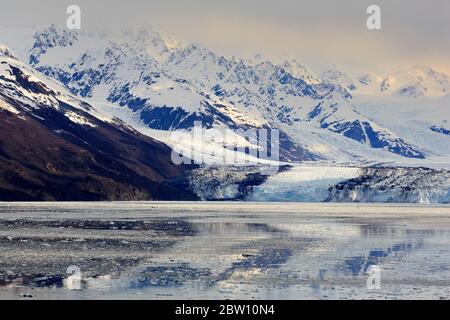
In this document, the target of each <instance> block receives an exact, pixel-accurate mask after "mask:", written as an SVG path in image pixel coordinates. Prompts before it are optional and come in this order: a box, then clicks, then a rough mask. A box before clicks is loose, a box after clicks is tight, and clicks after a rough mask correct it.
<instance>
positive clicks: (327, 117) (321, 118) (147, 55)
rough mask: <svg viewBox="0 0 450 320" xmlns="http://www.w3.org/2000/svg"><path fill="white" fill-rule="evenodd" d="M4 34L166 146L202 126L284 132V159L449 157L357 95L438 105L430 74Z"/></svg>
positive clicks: (170, 43) (441, 87) (440, 87)
mask: <svg viewBox="0 0 450 320" xmlns="http://www.w3.org/2000/svg"><path fill="white" fill-rule="evenodd" d="M14 32H16V33H17V36H16V37H15V38H16V39H27V40H26V41H20V42H19V43H17V42H15V41H14V36H12V35H11V34H14ZM27 32H28V33H27ZM2 34H8V35H7V36H5V38H7V39H12V40H10V42H11V44H12V47H13V48H14V49H15V51H16V52H20V54H21V58H22V59H26V60H27V61H28V62H29V64H30V65H31V66H32V67H34V68H36V70H38V71H40V72H42V73H44V74H45V75H47V76H48V77H51V78H53V79H55V80H57V81H59V82H60V83H62V84H63V85H64V86H66V87H67V88H68V89H69V90H70V92H71V93H72V94H74V95H76V96H78V97H80V98H83V99H86V100H88V101H90V102H91V103H92V104H94V105H95V104H96V103H101V104H110V105H115V106H120V107H127V111H130V112H131V113H132V114H133V115H134V116H137V117H138V118H139V119H140V122H141V123H142V124H144V125H145V126H146V127H148V128H150V129H155V131H154V137H155V138H157V139H160V140H162V141H164V142H166V143H169V144H170V143H171V142H170V141H168V140H167V139H165V137H166V135H164V134H159V133H158V132H162V131H173V130H189V129H191V128H192V127H193V126H194V124H195V122H198V121H200V122H202V124H203V126H204V127H205V128H215V127H228V128H234V129H236V128H241V129H248V128H272V129H275V128H276V129H280V130H281V160H282V161H286V162H297V161H305V160H335V161H336V160H337V161H394V162H395V161H397V162H398V161H400V162H401V161H402V160H401V159H402V158H403V159H404V158H409V159H426V158H430V157H435V156H440V157H443V156H450V153H448V152H447V151H450V150H447V149H444V150H443V149H442V148H435V147H434V146H433V145H420V144H417V143H416V140H415V138H414V134H411V133H412V132H408V133H407V134H406V133H405V132H403V131H402V132H400V131H397V130H395V127H396V122H397V121H403V120H405V121H410V120H411V121H419V122H423V121H424V119H417V118H415V115H414V114H411V115H409V118H408V119H396V118H392V117H390V116H389V114H384V115H383V116H384V117H385V118H386V119H390V121H387V123H386V121H381V122H380V121H378V120H377V119H375V118H376V117H373V116H372V114H371V112H363V109H362V108H360V107H361V104H360V102H361V101H360V100H359V97H360V96H367V97H370V102H371V103H373V100H374V99H375V101H376V100H377V99H379V100H380V105H381V104H384V103H385V100H386V99H391V98H392V99H395V98H399V99H400V98H404V99H411V100H413V101H414V103H417V101H421V99H422V98H423V99H425V98H426V99H428V98H429V99H430V101H427V102H425V104H426V105H433V106H428V107H429V108H434V104H435V102H434V100H436V98H435V97H437V96H444V95H445V94H447V93H448V90H449V87H450V85H449V83H450V81H449V77H448V76H447V75H445V74H443V73H439V72H437V71H435V70H433V69H431V68H428V67H414V68H411V69H408V70H403V71H399V72H396V73H393V75H391V76H388V77H384V78H380V77H375V76H373V75H370V74H363V75H361V76H356V77H353V76H350V75H348V74H346V73H345V72H342V71H339V70H337V69H333V70H328V71H325V72H324V73H323V74H321V76H320V77H317V76H315V75H314V74H313V73H311V72H310V71H308V69H307V68H306V67H304V66H303V65H301V64H300V63H299V62H298V61H297V60H295V59H292V60H288V61H285V62H284V63H281V64H275V63H272V62H270V61H263V62H256V63H255V62H253V63H251V62H249V61H246V60H244V59H239V58H236V57H233V58H228V57H224V56H221V55H219V54H217V53H215V52H214V51H212V50H209V49H208V48H205V47H203V46H201V45H199V44H187V45H181V44H180V43H179V42H177V41H174V40H167V39H166V38H164V37H162V36H161V35H160V34H159V33H158V32H156V31H155V30H154V29H153V28H151V27H148V28H143V29H139V30H137V31H130V32H127V33H124V34H123V35H120V36H108V37H105V36H93V35H85V34H79V33H75V32H69V31H66V30H62V29H59V28H57V27H55V26H53V25H52V26H50V27H48V28H41V29H38V30H28V31H22V32H18V31H8V32H7V31H6V30H3V31H2V29H0V39H1V37H2ZM432 99H434V100H432ZM444 116H445V115H444ZM123 120H126V119H125V118H124V119H123ZM425 120H426V122H427V121H428V119H425ZM427 126H428V129H427V130H428V131H427V135H429V136H432V135H435V134H436V133H438V132H441V131H444V130H446V129H447V127H446V125H445V124H443V123H434V122H429V123H428V122H427ZM436 127H437V128H442V129H444V130H436ZM432 128H434V129H432ZM440 139H448V136H444V135H442V136H441V137H440Z"/></svg>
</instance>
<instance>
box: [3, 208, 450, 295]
mask: <svg viewBox="0 0 450 320" xmlns="http://www.w3.org/2000/svg"><path fill="white" fill-rule="evenodd" d="M449 235H450V207H449V206H445V205H442V206H411V205H395V206H392V205H369V204H365V205H361V204H331V203H328V204H296V203H289V204H287V203H264V204H258V203H237V202H235V203H222V202H218V203H190V202H177V203H158V202H136V203H134V202H133V203H0V298H1V299H98V298H112V299H116V298H126V299H365V298H374V299H419V298H424V299H449V298H450V236H449ZM70 266H75V267H76V268H79V270H80V272H81V275H80V276H81V279H82V281H81V283H80V286H79V287H75V288H74V287H73V286H71V285H70V283H69V281H68V280H67V278H68V277H69V276H70V275H69V274H67V269H68V267H70ZM371 266H378V267H379V268H380V271H381V273H380V288H379V289H375V290H372V289H369V288H368V287H367V279H368V274H367V271H368V270H369V268H370V267H371ZM74 289H75V290H74Z"/></svg>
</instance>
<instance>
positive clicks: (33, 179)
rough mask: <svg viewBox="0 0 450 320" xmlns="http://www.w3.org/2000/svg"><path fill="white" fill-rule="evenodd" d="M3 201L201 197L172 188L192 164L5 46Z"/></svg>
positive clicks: (0, 125)
mask: <svg viewBox="0 0 450 320" xmlns="http://www.w3.org/2000/svg"><path fill="white" fill-rule="evenodd" d="M0 146H1V147H0V168H1V169H0V200H1V201H14V200H16V201H25V200H27V201H28V200H30V201H39V200H64V201H74V200H77V201H87V200H159V199H161V200H173V199H189V200H195V199H197V198H196V196H195V195H193V194H192V193H191V192H190V191H189V190H188V189H187V188H186V187H184V186H182V185H178V184H177V183H173V184H172V182H171V181H172V180H173V179H176V178H177V177H180V176H183V175H184V174H185V172H186V171H187V170H189V169H191V168H192V166H186V165H175V164H174V163H173V162H172V161H171V156H172V149H170V148H169V147H168V146H166V145H164V144H162V143H160V142H158V141H156V140H154V139H151V138H149V137H147V136H144V135H141V134H139V133H138V132H137V131H135V130H134V129H132V128H130V127H128V126H127V125H126V124H124V123H123V122H122V121H120V120H119V119H116V118H113V117H109V116H104V115H102V114H101V113H100V112H99V111H98V110H96V108H95V107H93V106H91V105H90V104H88V103H86V102H84V101H82V100H80V99H79V98H78V97H76V96H75V95H73V94H71V93H70V92H68V91H67V89H66V88H64V87H63V86H62V85H60V84H59V83H57V82H56V81H55V80H53V79H50V78H47V77H46V76H44V75H43V74H40V73H39V72H37V71H36V70H34V69H33V68H32V67H30V66H28V65H26V64H25V63H23V62H21V61H20V60H19V59H18V58H16V56H15V55H14V54H13V53H12V51H11V50H9V49H8V48H7V47H5V46H3V45H0Z"/></svg>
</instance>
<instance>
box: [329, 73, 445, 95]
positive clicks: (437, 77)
mask: <svg viewBox="0 0 450 320" xmlns="http://www.w3.org/2000/svg"><path fill="white" fill-rule="evenodd" d="M321 79H322V81H324V82H328V83H334V84H339V85H340V86H342V87H343V88H346V89H347V90H349V92H350V93H351V94H352V95H355V96H356V95H373V96H377V95H378V96H398V97H407V98H419V97H442V96H444V95H446V94H447V93H449V92H450V77H449V76H448V75H446V74H444V73H442V72H439V71H436V70H434V69H433V68H431V67H429V66H413V67H411V68H407V69H403V70H400V71H397V72H395V73H393V74H391V75H388V76H384V77H383V76H377V75H373V74H368V73H366V74H362V75H350V74H348V73H345V72H344V71H341V70H339V69H336V68H333V69H329V70H327V71H325V72H323V73H322V74H321Z"/></svg>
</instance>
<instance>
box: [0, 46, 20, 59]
mask: <svg viewBox="0 0 450 320" xmlns="http://www.w3.org/2000/svg"><path fill="white" fill-rule="evenodd" d="M0 56H6V57H8V58H12V59H16V60H17V57H16V56H15V54H14V53H13V52H12V51H11V49H9V48H8V47H7V46H5V45H3V44H1V43H0Z"/></svg>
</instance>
